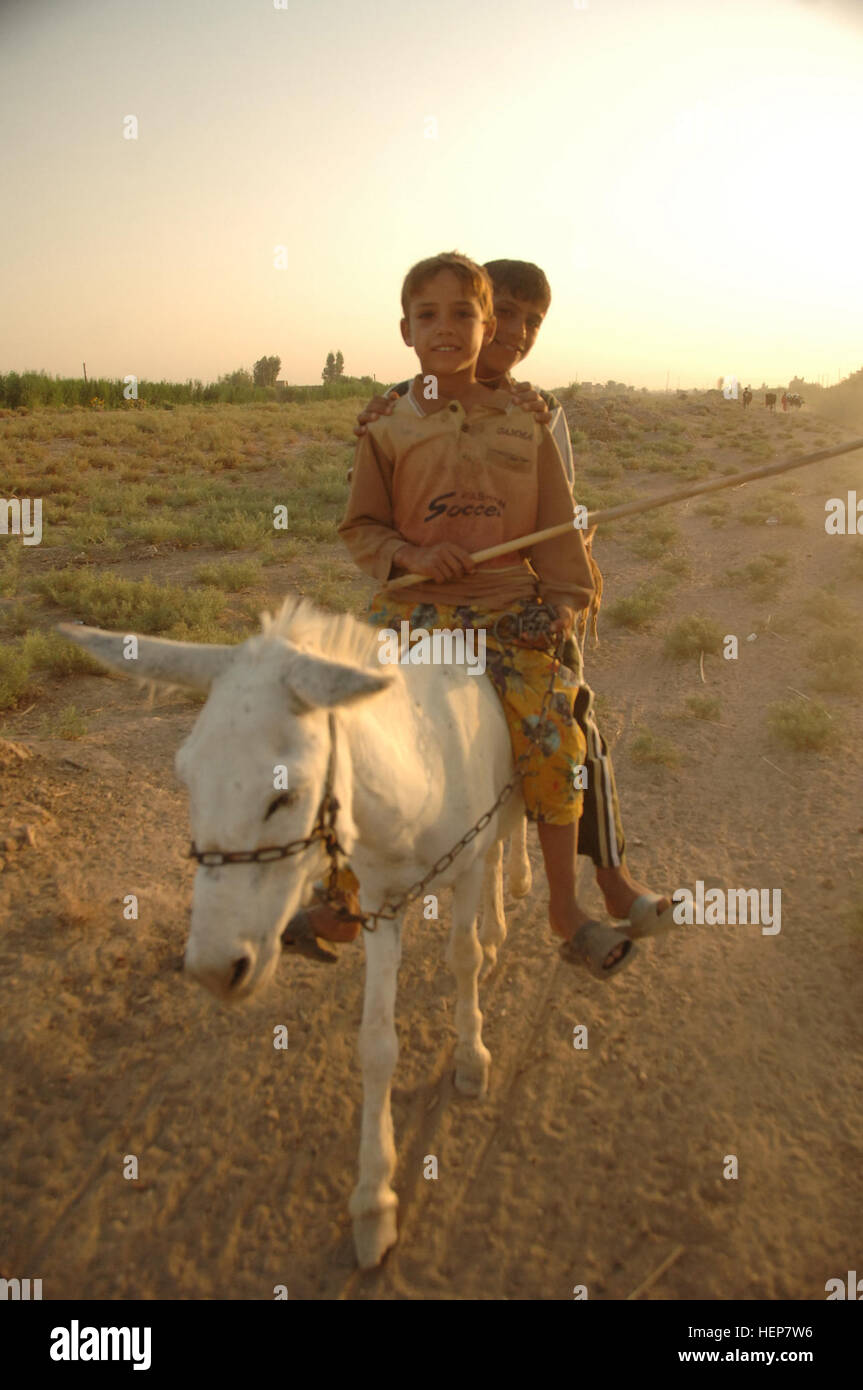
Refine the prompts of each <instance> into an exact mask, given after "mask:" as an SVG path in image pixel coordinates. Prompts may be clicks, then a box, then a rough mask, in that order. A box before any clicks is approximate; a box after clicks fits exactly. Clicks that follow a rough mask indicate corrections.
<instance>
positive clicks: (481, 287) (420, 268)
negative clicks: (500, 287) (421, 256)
mask: <svg viewBox="0 0 863 1390" xmlns="http://www.w3.org/2000/svg"><path fill="white" fill-rule="evenodd" d="M442 270H451V271H452V273H453V275H456V276H457V277H458V279H459V280H460V281H461V283H462V284H463V285H464V287H465V289H466V290H469V291H470V293H471V294H472V295H473V296H474V298H476V299H478V300H479V303H480V307H481V309H482V312H483V314H484V315H485V317H486V318H487V319H490V318H491V316H492V314H493V313H494V299H493V295H492V288H491V281H490V279H489V277H488V276H487V275H486V273H485V271H484V270H483V268H482V266H480V265H477V264H476V262H475V261H472V260H470V259H469V258H468V257H467V256H462V255H461V253H460V252H459V251H442V252H441V253H440V255H438V256H429V257H428V258H427V259H426V260H424V261H417V263H416V265H413V266H411V268H410V270H409V271H408V273H407V275H406V276H405V279H404V284H403V285H402V313H403V314H404V316H405V318H407V317H408V312H409V309H410V302H411V300H412V299H413V298H414V296H415V295H416V294H418V293H419V291H420V290H421V289H422V287H423V285H424V284H425V283H426V281H427V280H432V279H433V278H434V276H435V275H439V274H440V272H441V271H442Z"/></svg>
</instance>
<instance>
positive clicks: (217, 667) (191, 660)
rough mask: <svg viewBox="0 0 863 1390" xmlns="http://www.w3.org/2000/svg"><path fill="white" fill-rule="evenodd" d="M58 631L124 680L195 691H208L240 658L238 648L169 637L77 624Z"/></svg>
mask: <svg viewBox="0 0 863 1390" xmlns="http://www.w3.org/2000/svg"><path fill="white" fill-rule="evenodd" d="M57 631H58V632H59V633H61V634H62V635H63V636H64V637H68V638H69V640H70V641H72V642H77V643H78V645H79V646H81V647H85V648H86V649H87V651H88V652H89V653H90V655H91V656H94V657H96V659H97V661H101V662H102V663H103V664H104V665H105V666H110V667H112V668H113V670H115V671H122V673H123V675H124V676H133V677H137V679H139V680H148V681H158V682H161V683H163V684H165V685H183V686H189V687H191V688H192V689H193V690H209V688H210V686H211V685H212V683H213V681H214V680H215V679H216V677H217V676H218V675H221V673H222V671H224V670H225V668H226V667H227V666H228V665H229V664H230V662H231V661H233V659H234V657H235V656H236V655H237V648H236V647H230V646H217V645H213V646H209V645H207V644H206V643H203V642H173V641H171V640H169V639H168V638H167V637H138V636H136V635H134V634H133V633H122V632H105V631H104V630H103V629H102V628H99V627H81V626H79V625H78V624H77V623H59V624H58V625H57Z"/></svg>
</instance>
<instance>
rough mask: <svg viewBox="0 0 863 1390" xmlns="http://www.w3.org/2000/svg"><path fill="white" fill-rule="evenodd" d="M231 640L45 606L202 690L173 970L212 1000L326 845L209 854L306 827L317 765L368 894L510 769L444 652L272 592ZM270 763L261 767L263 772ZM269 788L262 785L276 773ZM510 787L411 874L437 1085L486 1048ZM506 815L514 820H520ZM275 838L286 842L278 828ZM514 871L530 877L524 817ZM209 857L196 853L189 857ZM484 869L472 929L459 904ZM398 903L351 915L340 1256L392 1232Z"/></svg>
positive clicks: (478, 1075) (499, 726) (462, 1085)
mask: <svg viewBox="0 0 863 1390" xmlns="http://www.w3.org/2000/svg"><path fill="white" fill-rule="evenodd" d="M262 625H263V632H262V633H261V634H260V635H258V636H256V637H252V638H250V639H249V640H248V641H246V642H244V643H242V644H241V645H239V646H207V645H198V644H195V643H188V642H172V641H167V640H162V639H158V638H152V637H138V638H137V639H136V640H137V657H136V658H135V659H132V660H130V659H127V658H126V656H125V654H124V653H125V652H126V651H129V650H134V646H133V644H131V643H130V642H129V640H128V636H124V635H121V634H119V633H110V632H103V631H101V630H99V629H98V628H87V627H79V626H77V625H71V624H64V625H63V626H62V627H61V629H60V630H61V631H62V632H63V633H64V635H65V636H67V637H69V638H71V639H72V640H73V641H75V642H78V643H80V644H81V645H82V646H84V647H86V648H87V650H88V651H89V652H90V653H91V654H92V655H93V656H95V657H97V658H98V659H99V660H101V661H103V662H105V664H106V665H109V666H112V667H114V668H116V669H118V670H121V671H123V672H125V673H126V674H128V675H133V676H137V677H139V678H142V679H146V680H150V681H156V682H164V683H166V684H170V685H177V686H190V687H193V688H196V689H199V690H209V698H208V700H207V703H206V705H205V706H204V709H203V710H202V711H201V714H200V716H199V717H198V720H197V722H196V724H195V727H194V729H193V730H192V733H191V734H190V736H189V738H188V739H187V740H186V742H185V743H184V744H183V746H182V747H181V748H180V750H179V752H178V754H177V760H176V766H177V771H178V773H179V775H180V777H181V778H182V779H183V781H184V782H185V783H186V785H187V786H188V788H189V794H190V816H191V823H192V831H193V835H194V847H195V850H196V852H197V854H198V855H199V856H200V855H203V856H204V862H203V863H201V862H200V860H199V867H198V870H197V873H196V876H195V888H194V898H193V904H192V921H191V929H190V932H189V939H188V943H187V945H186V969H187V970H188V971H189V972H190V973H191V974H192V975H194V976H195V977H196V979H198V980H199V981H200V982H201V983H202V984H204V985H206V986H207V988H208V989H210V990H212V992H213V993H214V994H216V995H218V996H219V998H221V999H223V1000H227V1001H234V1000H240V999H244V998H248V997H249V996H250V995H251V994H253V993H254V992H255V991H256V990H258V989H259V988H260V987H261V986H262V985H263V984H265V983H266V982H267V981H269V980H270V979H271V978H272V976H273V974H274V972H275V970H276V965H277V963H278V960H279V956H280V937H281V935H282V932H283V931H284V928H285V925H286V923H287V922H288V921H289V919H290V918H291V917H292V916H293V915H294V913H295V912H296V911H297V910H298V909H299V908H300V907H301V906H302V905H303V903H304V902H305V901H306V900H307V899H308V897H309V894H310V889H311V885H312V884H313V882H314V881H315V880H316V879H320V877H321V876H322V870H323V867H324V865H325V863H326V859H325V851H324V849H323V846H322V843H321V841H320V840H319V839H315V838H310V842H309V843H308V844H307V845H305V846H303V845H301V847H300V850H299V852H295V853H292V855H291V857H284V858H273V859H267V858H264V859H258V860H254V861H252V862H236V861H233V862H227V863H224V862H222V863H220V862H219V860H220V859H221V856H222V855H225V854H233V853H236V852H246V853H247V854H248V853H249V852H253V851H256V850H264V849H266V848H268V847H273V846H275V847H276V848H279V847H285V846H286V845H288V844H291V845H294V842H297V841H304V840H306V839H307V837H311V835H312V830H313V827H314V826H315V824H316V823H317V820H318V815H319V811H320V808H321V806H322V803H323V801H324V793H325V787H326V786H327V785H328V783H330V782H331V785H332V789H333V791H334V794H335V797H336V798H337V801H338V812H337V818H336V833H337V836H338V840H339V842H340V844H341V846H342V847H343V848H344V850H345V852H346V854H347V855H348V856H349V857H350V860H351V864H352V866H353V868H354V870H355V872H356V874H357V877H358V879H359V881H360V885H361V889H360V902H361V905H362V909H363V912H374V911H376V910H377V909H379V908H380V907H381V905H382V904H383V902H384V900H385V899H386V898H388V897H397V896H398V895H399V894H401V893H403V892H405V890H407V889H408V888H409V887H410V886H411V885H412V884H413V883H415V882H416V881H417V880H418V879H420V878H421V877H422V876H423V875H424V874H425V873H427V872H428V870H429V868H430V867H431V866H432V865H433V864H434V863H435V862H436V861H437V860H438V859H439V858H440V857H441V856H443V855H445V853H446V852H447V851H448V850H450V849H451V848H452V846H453V845H454V843H455V842H456V841H457V840H458V839H459V838H460V837H461V836H462V835H463V834H464V833H465V832H466V831H467V830H469V829H470V827H471V826H473V825H474V824H475V822H476V821H477V820H478V819H479V818H480V816H481V815H482V814H483V813H484V812H486V811H488V810H489V808H490V807H491V806H492V805H493V803H494V802H495V800H496V798H497V796H498V793H499V792H500V791H501V789H502V788H503V787H504V785H505V784H506V782H507V781H508V780H509V778H510V777H511V776H512V773H513V756H512V747H511V743H510V738H509V733H508V730H507V725H506V720H505V718H504V714H503V710H502V707H501V704H500V701H499V699H498V697H497V695H496V694H495V692H494V689H493V687H492V685H491V682H490V681H488V680H484V679H483V678H482V677H477V676H472V675H470V674H469V673H468V672H467V671H466V670H465V669H463V668H458V667H449V666H437V667H434V666H419V665H417V666H413V665H410V666H408V665H406V666H398V667H393V666H386V667H384V666H381V665H380V663H379V662H378V660H377V652H378V642H377V635H376V632H375V630H374V629H373V628H371V627H368V626H366V625H365V624H361V623H359V622H357V621H356V620H355V619H354V618H351V617H347V616H331V615H328V614H324V613H322V612H320V611H318V610H317V609H315V608H314V607H313V606H312V605H311V604H310V603H308V602H307V601H305V600H303V599H299V600H298V599H289V600H286V602H285V604H284V605H283V607H282V610H281V612H280V613H279V614H278V615H277V616H276V617H275V618H270V617H269V616H268V615H265V616H264V617H263V620H262ZM280 768H282V769H286V771H287V776H286V778H285V777H284V774H283V775H282V780H281V781H279V776H278V770H279V769H280ZM285 783H287V787H288V788H289V790H287V791H278V790H276V788H277V787H278V786H279V785H281V786H282V787H284V786H285ZM523 810H524V803H523V801H522V798H521V795H520V793H519V791H518V790H516V791H514V793H513V794H512V796H511V797H510V798H509V800H508V801H507V802H505V804H504V805H503V806H502V807H501V808H500V809H499V811H498V812H497V813H496V814H495V815H494V816H493V818H492V819H491V821H490V822H489V824H488V825H487V826H486V827H485V829H483V830H482V831H481V832H480V833H479V834H478V835H477V836H476V838H475V839H474V840H473V841H472V842H471V843H470V844H469V845H467V846H466V848H464V849H463V850H462V852H461V853H460V854H459V856H458V857H457V858H456V859H455V860H454V861H453V862H452V864H451V865H450V867H449V868H448V869H446V870H445V871H444V872H443V873H441V874H440V875H439V877H437V878H436V879H435V880H434V881H433V883H431V884H430V885H429V891H434V892H435V893H438V892H439V891H440V889H442V888H443V887H444V886H446V885H451V886H452V887H453V889H454V898H453V910H452V916H453V925H452V935H451V939H450V951H449V962H450V964H451V966H452V968H453V971H454V973H455V977H456V981H457V985H458V994H457V1002H456V1009H455V1024H456V1033H457V1043H456V1048H455V1084H456V1086H457V1088H458V1090H459V1091H461V1092H463V1093H464V1094H465V1095H470V1096H480V1095H482V1094H483V1093H484V1092H485V1090H486V1087H487V1085H488V1071H489V1062H490V1056H489V1053H488V1051H487V1049H486V1047H485V1046H484V1044H483V1041H482V1036H481V1025H482V1014H481V1013H480V1011H479V1006H478V990H477V981H478V977H479V971H480V966H481V964H482V961H483V950H484V952H485V958H486V960H487V961H488V962H489V964H491V963H493V962H494V961H495V959H496V956H497V947H498V946H499V945H500V944H501V943H502V942H503V940H504V937H505V934H506V924H505V920H504V915H503V893H502V886H501V873H500V869H501V862H502V844H501V839H502V837H503V836H505V835H508V834H510V833H511V832H512V831H514V830H516V829H517V828H518V825H519V821H520V819H522V818H523ZM522 826H523V820H522ZM294 849H296V846H295V845H294ZM514 851H515V852H514V853H513V855H512V864H513V870H514V874H513V888H514V891H516V892H517V893H523V892H524V891H526V889H527V887H528V886H529V873H530V870H529V866H528V865H527V859H526V854H525V852H524V839H523V829H522V832H521V834H518V835H516V837H515V838H514ZM208 858H209V859H210V860H211V861H213V862H212V863H210V864H208V863H207V862H206V861H207V859H208ZM483 883H484V884H485V903H484V911H483V918H482V930H481V932H480V934H479V936H477V930H476V919H477V911H478V908H479V904H480V897H481V894H482V890H483ZM403 916H404V912H403V911H401V912H399V913H398V914H397V915H396V917H395V918H394V920H386V919H383V918H382V919H378V925H377V929H376V930H374V931H368V932H364V933H363V937H364V941H365V949H366V988H365V1001H364V1007H363V1020H362V1028H361V1032H360V1058H361V1062H362V1071H363V1116H362V1136H361V1141H360V1155H359V1181H358V1183H357V1186H356V1188H355V1189H354V1192H353V1194H352V1196H351V1200H350V1212H351V1216H352V1218H353V1231H354V1241H355V1246H356V1251H357V1258H358V1261H359V1264H360V1265H361V1267H363V1268H371V1267H372V1266H374V1265H376V1264H378V1263H379V1262H380V1260H381V1259H382V1258H383V1256H384V1254H385V1253H386V1251H387V1250H388V1249H389V1248H390V1246H392V1245H393V1244H394V1243H395V1241H396V1239H397V1229H396V1207H397V1204H398V1198H397V1197H396V1194H395V1192H394V1191H393V1189H392V1186H391V1181H392V1177H393V1172H394V1170H395V1163H396V1152H395V1145H394V1141H393V1127H392V1117H391V1113H390V1085H391V1081H392V1076H393V1072H394V1070H395V1065H396V1060H397V1057H398V1043H397V1040H396V1030H395V1019H394V1014H395V997H396V975H397V969H398V964H399V958H400V953H401V927H402V919H403Z"/></svg>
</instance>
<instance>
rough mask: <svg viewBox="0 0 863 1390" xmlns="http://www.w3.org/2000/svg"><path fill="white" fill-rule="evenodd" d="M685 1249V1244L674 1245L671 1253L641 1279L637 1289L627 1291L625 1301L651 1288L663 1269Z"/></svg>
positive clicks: (677, 1258) (629, 1300) (670, 1264)
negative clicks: (630, 1291)
mask: <svg viewBox="0 0 863 1390" xmlns="http://www.w3.org/2000/svg"><path fill="white" fill-rule="evenodd" d="M685 1249H686V1246H685V1245H677V1246H675V1248H674V1249H673V1250H672V1252H671V1254H670V1255H666V1257H665V1259H664V1260H663V1261H662V1264H660V1265H657V1267H656V1269H655V1270H654V1271H653V1273H652V1274H648V1276H647V1278H646V1279H643V1280H642V1281H641V1283H640V1284H639V1285H638V1288H637V1289H633V1290H632V1293H628V1294H627V1295H626V1302H627V1303H629V1302H631V1301H632V1299H635V1298H640V1297H641V1295H642V1294H643V1293H647V1290H648V1289H652V1288H653V1285H654V1284H655V1283H656V1281H657V1279H659V1278H661V1276H662V1275H663V1274H664V1273H665V1271H666V1270H667V1269H670V1268H671V1266H672V1265H673V1264H674V1262H675V1261H676V1260H679V1259H680V1256H681V1255H682V1254H683V1252H684V1250H685Z"/></svg>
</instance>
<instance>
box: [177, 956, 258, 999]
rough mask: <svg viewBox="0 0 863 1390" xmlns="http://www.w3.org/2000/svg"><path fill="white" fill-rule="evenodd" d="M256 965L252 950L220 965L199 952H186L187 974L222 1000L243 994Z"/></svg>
mask: <svg viewBox="0 0 863 1390" xmlns="http://www.w3.org/2000/svg"><path fill="white" fill-rule="evenodd" d="M254 964H255V957H254V953H253V951H252V950H251V949H250V948H247V949H246V950H244V951H243V952H242V954H241V955H237V956H235V957H233V958H232V959H231V958H229V959H228V960H226V961H225V962H224V963H221V962H220V963H218V964H217V963H216V962H215V961H213V960H212V958H211V959H209V960H208V959H207V957H206V956H205V955H199V954H198V952H197V951H192V950H190V949H188V948H187V950H186V972H187V974H189V975H192V976H193V977H194V978H195V979H196V980H197V981H198V983H199V984H201V985H203V986H204V988H205V989H208V990H210V991H211V993H212V994H215V995H217V996H218V998H220V999H231V998H235V997H236V996H237V995H238V994H241V993H242V986H243V984H244V983H246V982H247V981H248V979H249V976H250V975H251V974H252V971H253V968H254Z"/></svg>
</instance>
